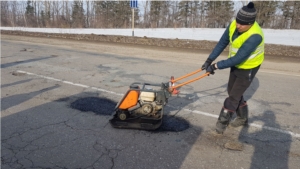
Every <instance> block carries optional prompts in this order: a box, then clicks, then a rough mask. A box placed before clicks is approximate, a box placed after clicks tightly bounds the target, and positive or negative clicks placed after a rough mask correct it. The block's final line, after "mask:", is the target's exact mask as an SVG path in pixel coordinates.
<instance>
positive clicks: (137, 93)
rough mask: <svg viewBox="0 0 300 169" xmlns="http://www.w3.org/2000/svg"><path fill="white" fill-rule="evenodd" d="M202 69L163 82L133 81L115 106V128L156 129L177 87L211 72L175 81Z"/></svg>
mask: <svg viewBox="0 0 300 169" xmlns="http://www.w3.org/2000/svg"><path fill="white" fill-rule="evenodd" d="M201 71H202V69H199V70H196V71H194V72H192V73H189V74H187V75H184V76H182V77H179V78H177V79H174V77H173V76H172V77H171V80H170V81H169V82H166V83H161V84H150V83H139V82H135V83H132V84H131V85H130V87H129V90H128V91H127V92H126V94H125V95H124V96H123V98H122V99H121V100H120V101H119V102H118V104H117V105H116V107H115V113H114V115H113V118H112V119H110V120H109V122H110V124H111V125H112V126H113V127H114V128H127V129H142V130H156V129H158V128H159V127H160V126H161V124H162V118H163V114H164V106H165V105H166V104H167V103H168V99H169V98H170V97H171V96H173V95H177V94H178V93H179V91H178V90H177V88H179V87H181V86H183V85H186V84H189V83H192V82H194V81H196V80H199V79H201V78H203V77H205V76H209V73H205V74H203V75H201V76H199V77H196V78H194V79H191V80H189V81H187V82H184V83H181V84H178V85H176V86H175V82H177V81H179V80H182V79H184V78H186V77H189V76H191V75H194V74H196V73H198V72H201Z"/></svg>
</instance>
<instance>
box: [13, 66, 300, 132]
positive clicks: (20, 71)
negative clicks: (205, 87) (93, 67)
mask: <svg viewBox="0 0 300 169" xmlns="http://www.w3.org/2000/svg"><path fill="white" fill-rule="evenodd" d="M17 72H19V73H24V74H28V75H32V76H37V77H41V78H44V79H48V80H53V81H58V82H62V83H65V84H70V85H73V86H78V87H83V88H91V89H94V90H98V91H101V92H105V93H110V94H114V95H118V96H123V95H124V94H121V93H116V92H113V91H109V90H105V89H101V88H97V87H91V86H87V85H83V84H78V83H73V82H69V81H65V80H60V79H56V78H52V77H48V76H43V75H38V74H35V73H30V72H25V71H22V70H18V71H17ZM168 106H169V107H173V108H174V106H171V105H168ZM183 111H186V112H191V113H195V114H200V115H204V116H208V117H213V118H218V115H215V114H210V113H206V112H202V111H198V110H189V109H183ZM249 126H252V127H255V128H259V129H266V130H270V131H275V132H279V133H283V134H289V135H291V136H293V137H299V138H300V134H298V133H294V132H291V131H287V130H282V129H278V128H274V127H268V126H262V125H259V124H255V123H249Z"/></svg>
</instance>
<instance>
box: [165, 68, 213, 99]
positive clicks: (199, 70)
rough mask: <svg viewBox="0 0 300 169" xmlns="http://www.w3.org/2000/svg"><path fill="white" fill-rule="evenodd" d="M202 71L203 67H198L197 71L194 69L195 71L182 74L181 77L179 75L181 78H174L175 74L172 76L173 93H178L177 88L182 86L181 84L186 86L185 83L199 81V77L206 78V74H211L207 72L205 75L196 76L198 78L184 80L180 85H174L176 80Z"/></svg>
mask: <svg viewBox="0 0 300 169" xmlns="http://www.w3.org/2000/svg"><path fill="white" fill-rule="evenodd" d="M201 71H202V69H198V70H196V71H194V72H191V73H188V74H186V75H184V76H181V77H179V78H176V79H174V76H171V80H170V83H171V89H172V93H173V94H177V93H179V91H178V90H176V88H178V87H181V86H184V85H187V84H189V83H192V82H194V81H197V80H199V79H202V78H204V77H206V76H209V74H210V73H205V74H203V75H201V76H199V77H196V78H194V79H191V80H188V81H186V82H183V83H180V84H178V85H174V83H175V82H177V81H179V80H182V79H184V78H187V77H189V76H192V75H194V74H196V73H199V72H201Z"/></svg>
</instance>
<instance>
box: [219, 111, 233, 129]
mask: <svg viewBox="0 0 300 169" xmlns="http://www.w3.org/2000/svg"><path fill="white" fill-rule="evenodd" d="M232 114H233V112H231V111H228V110H226V109H224V108H222V110H221V112H220V115H219V118H218V121H217V123H216V132H217V133H218V134H223V132H224V131H225V129H226V127H227V126H228V124H229V121H230V119H231V117H232Z"/></svg>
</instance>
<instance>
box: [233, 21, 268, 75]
mask: <svg viewBox="0 0 300 169" xmlns="http://www.w3.org/2000/svg"><path fill="white" fill-rule="evenodd" d="M235 30H236V21H235V20H234V21H233V22H232V23H231V24H230V27H229V38H230V49H229V56H228V57H229V58H230V57H234V56H235V55H236V53H237V52H238V50H239V49H240V47H241V46H242V45H243V44H244V42H245V41H246V40H247V39H248V38H249V37H250V36H251V35H254V34H259V35H260V36H261V37H262V42H261V43H260V44H259V45H258V46H257V48H256V49H255V50H254V51H253V52H252V53H251V54H250V56H249V57H248V58H247V60H246V61H244V62H242V63H240V64H239V65H235V67H237V68H239V69H252V68H255V67H257V66H259V65H260V64H261V63H262V62H263V60H264V54H265V48H264V34H263V32H262V30H261V28H260V26H259V25H258V23H257V22H254V24H253V25H252V26H251V28H250V29H249V30H248V31H246V32H244V33H243V34H241V35H240V36H239V37H237V38H236V39H235V40H234V41H232V36H233V34H234V32H235Z"/></svg>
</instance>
